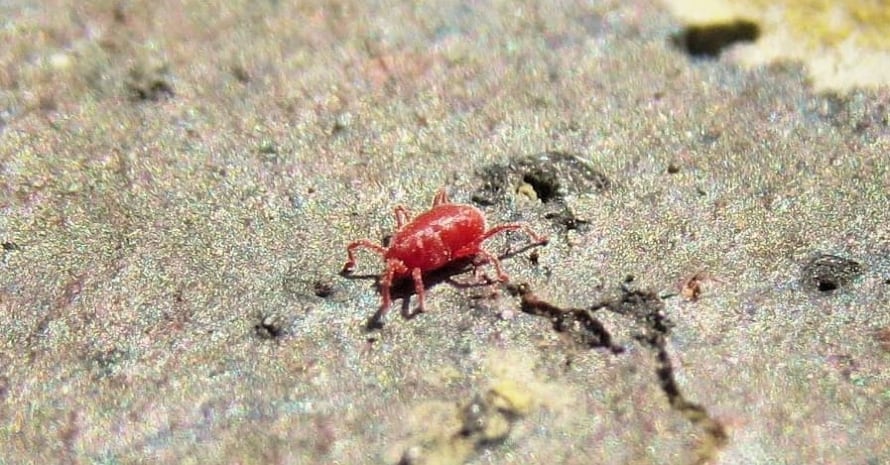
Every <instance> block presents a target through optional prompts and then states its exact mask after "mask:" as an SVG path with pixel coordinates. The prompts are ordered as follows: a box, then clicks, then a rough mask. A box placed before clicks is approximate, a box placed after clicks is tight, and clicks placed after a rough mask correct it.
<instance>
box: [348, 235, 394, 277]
mask: <svg viewBox="0 0 890 465" xmlns="http://www.w3.org/2000/svg"><path fill="white" fill-rule="evenodd" d="M357 249H368V250H370V251H372V252H374V253H376V254H377V255H380V256H381V257H382V256H384V255H385V254H386V249H385V248H383V246H381V245H379V244H375V243H373V242H371V241H369V240H367V239H361V240H358V241H355V242H353V243H351V244H349V245H348V246H346V255H347V259H346V264H344V265H343V270H342V271H341V273H352V271H353V270H354V269H355V251H356V250H357Z"/></svg>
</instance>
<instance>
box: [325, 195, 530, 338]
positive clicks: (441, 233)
mask: <svg viewBox="0 0 890 465" xmlns="http://www.w3.org/2000/svg"><path fill="white" fill-rule="evenodd" d="M394 213H395V216H396V232H395V234H394V235H393V236H392V240H391V241H390V243H389V248H386V247H383V246H380V245H378V244H375V243H373V242H371V241H370V240H368V239H361V240H358V241H355V242H352V243H350V244H349V245H348V246H347V247H346V253H347V256H348V258H347V260H346V264H345V265H343V271H342V272H343V273H344V274H345V273H351V272H352V271H353V270H354V269H355V251H356V250H357V249H368V250H370V251H372V252H374V253H376V254H377V255H380V256H381V257H382V258H383V260H384V261H385V262H386V269H385V271H384V272H383V278H382V279H381V280H380V294H381V298H382V302H381V304H380V310H379V311H378V312H377V316H376V319H377V320H378V321H379V320H382V319H383V317H384V315H386V312H387V311H389V307H390V304H391V303H392V297H391V296H390V289H391V288H392V283H393V282H394V281H396V280H398V279H402V278H407V277H409V276H410V277H411V279H412V280H413V281H414V292H415V293H416V294H417V298H418V301H419V311H421V312H423V311H424V302H423V294H424V284H423V274H424V273H427V272H430V271H434V270H438V269H440V268H442V267H444V266H447V265H448V264H450V263H453V262H454V261H455V260H461V259H472V261H473V265H474V266H478V265H481V264H483V263H491V264H492V265H493V266H494V268H495V271H497V274H498V279H499V280H500V281H501V282H506V281H508V280H509V279H510V278H509V277H508V276H507V274H506V273H504V269H503V268H502V267H501V262H500V261H499V260H498V258H497V257H496V256H494V255H493V254H492V253H491V252H489V251H487V250H485V249H484V248H482V243H483V242H485V240H486V239H488V238H490V237H492V236H494V235H495V234H498V233H502V232H505V231H516V230H522V231H524V232H525V233H526V234H528V235H529V237H531V239H532V240H533V241H534V245H541V244H546V243H547V238H546V237H544V236H539V235H538V234H536V233H535V232H534V231H532V229H531V228H530V227H529V226H528V225H527V224H525V223H507V224H501V225H498V226H495V227H493V228H491V229H486V227H485V215H483V214H482V212H481V211H479V209H478V208H476V207H473V206H471V205H463V204H455V203H451V202H450V201H449V200H448V195H447V194H446V192H445V189H444V188H442V189H440V190H439V192H438V193H437V194H436V196H435V197H434V198H433V206H432V208H430V209H429V210H427V211H425V212H423V213H421V214H420V215H418V216H417V217H416V218H414V219H413V220H412V219H411V215H410V213H409V212H408V210H407V209H406V208H405V207H404V206H402V205H399V206H397V207H396V208H395V209H394Z"/></svg>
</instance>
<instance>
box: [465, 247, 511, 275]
mask: <svg viewBox="0 0 890 465" xmlns="http://www.w3.org/2000/svg"><path fill="white" fill-rule="evenodd" d="M476 256H477V259H478V257H482V259H483V261H482V262H483V263H486V262H487V263H491V265H492V266H493V267H494V271H495V272H496V273H497V274H498V281H500V282H502V283H505V282H507V281H509V280H510V277H509V276H507V273H504V268H502V267H501V261H500V260H498V257H495V256H494V254H493V253H491V252H489V251H487V250H485V249H479V252H477V255H476ZM475 262H476V260H475V259H474V261H473V265H474V266H475V264H476V263H475ZM474 274H475V271H474ZM485 279H486V280H488V281H490V280H489V278H488V276H485Z"/></svg>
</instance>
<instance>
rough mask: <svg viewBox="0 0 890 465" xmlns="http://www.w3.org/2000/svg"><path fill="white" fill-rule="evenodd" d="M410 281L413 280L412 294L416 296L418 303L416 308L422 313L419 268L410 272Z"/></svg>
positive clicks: (421, 289)
mask: <svg viewBox="0 0 890 465" xmlns="http://www.w3.org/2000/svg"><path fill="white" fill-rule="evenodd" d="M411 279H413V280H414V293H415V294H417V301H418V303H419V305H418V308H419V309H420V310H419V311H420V312H421V313H423V312H424V302H423V294H424V289H423V274H422V273H421V272H420V268H414V269H413V270H411Z"/></svg>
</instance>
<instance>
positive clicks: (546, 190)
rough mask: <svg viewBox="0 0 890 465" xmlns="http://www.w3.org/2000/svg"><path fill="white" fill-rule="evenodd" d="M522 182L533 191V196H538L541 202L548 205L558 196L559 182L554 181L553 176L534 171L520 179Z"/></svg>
mask: <svg viewBox="0 0 890 465" xmlns="http://www.w3.org/2000/svg"><path fill="white" fill-rule="evenodd" d="M522 181H523V182H525V183H526V184H529V185H530V186H532V189H534V190H535V195H537V196H538V198H539V199H540V200H541V202H544V203H548V202H550V201H551V200H553V199H555V198H557V196H558V191H559V181H557V180H556V177H555V176H552V175H547V174H546V173H544V172H543V171H534V172H531V173H526V174H525V176H523V177H522Z"/></svg>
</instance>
